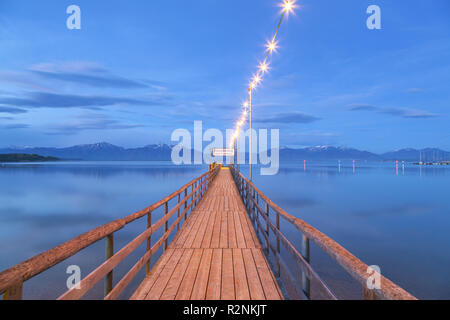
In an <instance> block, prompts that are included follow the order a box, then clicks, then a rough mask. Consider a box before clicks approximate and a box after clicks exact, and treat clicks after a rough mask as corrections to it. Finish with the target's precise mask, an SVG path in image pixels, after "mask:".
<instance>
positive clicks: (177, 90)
mask: <svg viewBox="0 0 450 320" xmlns="http://www.w3.org/2000/svg"><path fill="white" fill-rule="evenodd" d="M279 2H280V1H279V0H277V1H275V0H264V1H263V0H245V1H242V0H240V1H238V0H227V1H216V0H195V1H186V0H185V1H181V0H175V1H163V0H153V1H148V0H145V1H144V0H142V1H141V0H130V1H119V0H109V1H85V0H72V1H64V0H54V1H50V0H42V1H28V0H2V1H1V2H0V147H2V146H9V145H27V146H70V145H74V144H84V143H94V142H100V141H108V142H110V143H114V144H118V145H121V146H125V147H134V146H143V145H147V144H152V143H158V142H163V143H169V142H170V135H171V133H172V131H173V130H174V129H177V128H187V129H190V130H192V128H193V121H194V120H203V123H204V127H205V128H219V129H223V130H224V129H226V128H232V127H233V124H234V121H235V120H236V119H237V118H238V117H239V109H240V104H241V102H242V101H243V100H244V99H245V98H246V88H247V84H248V81H249V79H250V76H251V74H252V73H253V72H254V71H255V68H256V66H257V64H258V62H259V61H261V60H262V59H263V53H264V50H265V48H264V44H265V42H266V40H268V39H269V38H270V37H271V35H272V33H273V32H274V29H275V25H276V23H277V20H278V18H279V8H278V7H277V4H278V3H279ZM71 4H76V5H78V6H80V8H81V12H82V29H81V30H68V29H67V28H66V19H67V17H68V15H67V14H66V8H67V7H68V6H69V5H71ZM297 4H298V5H300V6H301V8H299V9H297V10H296V14H295V15H294V16H290V17H289V19H288V20H287V21H285V23H283V25H282V27H281V30H280V34H279V40H280V42H279V44H280V48H279V50H278V53H277V54H276V55H274V57H273V61H272V65H271V70H270V73H269V74H268V75H267V77H266V78H265V80H264V83H263V84H262V86H261V87H260V88H258V90H257V91H256V92H255V94H254V118H255V122H256V125H257V126H258V127H262V128H279V129H280V140H281V141H280V142H281V144H282V145H288V146H298V147H301V146H311V145H335V146H349V147H356V148H360V149H365V150H369V151H373V152H383V151H388V150H392V149H397V148H403V147H416V148H421V147H428V146H436V147H441V148H444V149H447V150H450V130H449V129H448V127H449V126H448V124H449V115H450V113H449V107H450V90H449V87H450V2H449V1H448V0H433V1H426V0H414V1H406V0H398V1H381V0H371V1H363V0H348V1H344V2H343V1H331V0H327V1H325V0H314V1H313V0H303V1H300V0H299V1H297ZM371 4H376V5H378V6H380V8H381V14H382V30H368V29H367V27H366V19H367V18H368V15H367V14H366V9H367V7H368V6H369V5H371Z"/></svg>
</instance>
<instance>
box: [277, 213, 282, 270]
mask: <svg viewBox="0 0 450 320" xmlns="http://www.w3.org/2000/svg"><path fill="white" fill-rule="evenodd" d="M277 230H278V231H280V213H279V212H277ZM277 253H278V255H279V256H280V253H281V248H280V236H279V235H278V233H277ZM280 258H281V257H280ZM277 260H278V259H277ZM277 272H278V276H279V277H281V266H280V262H277Z"/></svg>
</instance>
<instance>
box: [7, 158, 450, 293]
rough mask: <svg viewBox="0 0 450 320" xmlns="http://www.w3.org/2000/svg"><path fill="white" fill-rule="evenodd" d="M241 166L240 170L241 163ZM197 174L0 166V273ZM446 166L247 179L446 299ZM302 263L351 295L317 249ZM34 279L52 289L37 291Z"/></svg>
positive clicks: (86, 264)
mask: <svg viewBox="0 0 450 320" xmlns="http://www.w3.org/2000/svg"><path fill="white" fill-rule="evenodd" d="M241 169H242V170H243V172H244V174H246V175H248V166H241ZM206 170H207V168H206V166H185V167H175V166H172V165H171V164H170V163H164V162H161V163H159V162H156V163H148V162H101V163H99V162H72V163H55V164H49V163H46V164H32V165H24V164H10V165H2V166H1V167H0V269H2V270H3V269H5V268H7V267H10V266H12V265H14V264H16V263H19V262H21V261H23V260H25V259H27V258H29V257H31V256H34V255H36V254H38V253H40V252H42V251H45V250H47V249H49V248H52V247H54V246H56V245H59V244H61V243H62V242H64V241H67V240H69V239H71V238H73V237H75V236H78V235H79V234H81V233H83V232H86V231H87V230H90V229H92V228H94V227H97V226H99V225H102V224H104V223H107V222H109V221H111V220H114V219H117V218H122V217H124V216H126V215H128V214H130V213H132V212H135V211H137V210H140V209H142V208H145V207H147V206H149V205H150V204H152V203H154V202H156V201H158V200H160V199H161V198H163V197H164V196H166V195H168V194H170V193H172V192H173V191H175V190H177V189H178V188H179V187H180V186H182V185H184V184H185V183H187V182H189V181H190V180H192V179H194V178H195V177H197V176H199V175H200V174H201V173H203V172H204V171H206ZM449 172H450V168H449V167H431V166H423V167H422V166H415V165H412V164H409V163H396V162H376V163H370V162H362V161H361V162H355V166H353V162H352V161H351V160H350V161H330V162H317V161H307V162H303V161H300V162H297V163H283V164H282V166H281V168H280V171H279V173H278V175H276V176H259V175H258V173H259V169H258V168H257V167H256V168H255V171H254V181H255V184H256V185H257V186H258V188H260V189H261V190H262V192H264V193H265V194H266V195H268V196H269V197H270V198H271V199H272V200H273V201H274V202H275V203H277V204H278V205H280V206H281V207H282V208H283V209H285V210H286V211H287V212H289V213H291V214H293V215H295V216H297V217H299V218H301V219H303V220H305V221H306V222H308V223H310V224H312V225H313V226H315V227H317V228H318V229H320V230H321V231H322V232H324V233H326V234H327V235H329V236H331V237H332V238H334V239H336V240H337V241H338V242H339V243H341V244H342V245H343V246H344V247H346V248H347V249H349V250H350V251H351V252H353V253H354V254H355V255H356V256H358V257H359V258H361V259H362V260H363V261H365V262H366V263H368V264H376V265H379V266H380V267H381V270H382V273H383V274H384V275H386V276H387V277H389V278H391V279H392V280H394V281H395V282H397V283H399V284H400V285H401V286H403V287H404V288H405V289H407V290H408V291H410V292H411V293H412V294H414V295H416V296H417V297H419V298H446V299H448V298H450V268H449V266H450V250H449V248H450V234H449V233H448V230H449V229H450V209H449V208H450V197H448V195H447V193H448V188H449V186H450V183H449V180H448V175H449ZM155 214H156V215H158V214H159V215H162V214H163V213H162V211H161V212H160V211H158V212H155ZM155 219H157V218H155ZM144 227H145V221H144V223H140V222H138V223H135V224H133V225H130V226H129V227H128V228H126V229H124V230H122V231H120V232H119V233H118V235H117V248H120V247H121V246H123V245H124V244H125V243H127V242H128V241H130V240H131V239H132V238H134V237H135V236H136V235H138V234H139V233H140V232H142V230H143V228H144ZM282 229H283V230H284V232H286V233H287V235H288V238H289V239H290V240H291V241H292V242H293V243H294V244H296V245H297V244H299V242H300V239H301V237H300V235H299V234H298V232H297V231H296V230H295V229H294V228H292V227H291V226H289V224H287V223H282ZM157 238H158V237H157V236H155V239H157ZM138 256H139V252H137V253H136V255H134V256H130V259H129V261H128V260H127V262H125V263H124V264H123V265H121V267H120V268H119V269H118V270H117V274H118V276H117V278H120V274H124V272H126V271H127V268H129V267H130V266H132V265H133V264H134V263H135V262H136V261H137V259H138ZM103 259H104V243H103V242H101V243H99V244H96V246H94V247H93V248H90V249H89V250H87V251H86V252H83V253H80V254H78V255H77V256H75V257H73V258H71V259H70V260H69V261H67V262H66V263H64V264H61V266H58V267H57V268H55V270H53V271H52V272H50V273H45V274H42V275H41V276H39V277H38V278H37V279H35V280H33V281H31V282H30V283H27V285H26V298H55V297H56V296H57V294H58V293H62V292H63V291H64V285H65V280H66V274H65V267H67V265H70V264H77V265H80V266H82V270H83V274H84V275H86V274H87V273H88V272H89V270H92V269H93V268H94V267H96V266H98V265H99V264H100V263H101V262H102V260H103ZM155 260H156V259H155ZM312 263H313V265H314V266H315V267H316V268H317V269H318V270H319V274H320V275H321V276H322V277H323V278H324V280H326V282H327V283H331V286H332V287H333V288H334V289H335V290H337V291H338V292H343V293H347V296H346V297H351V298H354V297H355V296H359V295H360V291H359V289H358V288H357V290H358V291H355V292H356V293H355V292H354V291H352V290H350V289H348V290H347V289H345V290H343V289H342V288H347V287H348V288H350V287H351V286H347V283H348V278H347V277H346V276H345V273H343V272H341V271H339V270H336V268H335V267H333V266H332V263H331V262H330V261H329V258H327V257H326V255H324V254H323V253H321V252H320V250H318V249H317V248H316V249H314V250H313V256H312ZM128 270H129V269H128ZM43 284H44V285H45V287H46V288H48V287H49V284H51V285H54V286H55V288H58V289H57V290H56V291H55V292H50V291H49V290H45V292H42V290H40V289H39V288H41V287H42V285H43ZM135 285H137V284H136V283H135ZM132 288H133V286H131V287H130V289H129V290H132ZM96 290H97V291H95V292H93V293H92V294H91V295H90V296H89V297H90V298H99V297H101V291H102V289H101V286H100V288H97V289H96ZM344 297H345V295H344Z"/></svg>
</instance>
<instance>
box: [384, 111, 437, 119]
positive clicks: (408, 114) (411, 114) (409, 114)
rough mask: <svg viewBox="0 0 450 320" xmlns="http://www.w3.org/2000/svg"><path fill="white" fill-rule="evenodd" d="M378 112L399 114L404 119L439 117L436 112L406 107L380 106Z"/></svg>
mask: <svg viewBox="0 0 450 320" xmlns="http://www.w3.org/2000/svg"><path fill="white" fill-rule="evenodd" d="M379 112H381V113H385V114H390V115H393V116H399V117H402V118H406V119H428V118H437V117H439V115H438V114H434V113H429V112H426V111H422V110H417V109H406V108H382V109H380V111H379Z"/></svg>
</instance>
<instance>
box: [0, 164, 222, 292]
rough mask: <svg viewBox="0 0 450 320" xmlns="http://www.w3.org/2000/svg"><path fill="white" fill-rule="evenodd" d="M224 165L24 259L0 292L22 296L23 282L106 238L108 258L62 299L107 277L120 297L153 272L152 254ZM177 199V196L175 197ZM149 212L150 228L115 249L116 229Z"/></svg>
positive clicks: (2, 279) (107, 287) (4, 275)
mask: <svg viewBox="0 0 450 320" xmlns="http://www.w3.org/2000/svg"><path fill="white" fill-rule="evenodd" d="M219 170H220V167H219V166H215V165H212V166H210V170H209V171H208V172H206V173H205V174H203V175H201V176H200V177H198V178H197V179H195V180H193V181H191V182H190V183H188V184H186V185H185V186H184V187H182V188H181V189H179V190H178V191H176V192H174V193H172V194H171V195H169V196H167V197H166V198H164V199H162V200H160V201H158V202H157V203H155V204H153V205H151V206H150V207H148V208H146V209H143V210H141V211H139V212H136V213H133V214H131V215H129V216H127V217H125V218H123V219H119V220H115V221H113V222H110V223H108V224H105V225H103V226H101V227H98V228H96V229H93V230H91V231H89V232H87V233H85V234H83V235H80V236H78V237H77V238H75V239H72V240H70V241H68V242H66V243H64V244H62V245H60V246H58V247H55V248H53V249H51V250H49V251H46V252H44V253H42V254H39V255H37V256H35V257H33V258H31V259H29V260H27V261H25V262H23V263H20V264H18V265H16V266H14V267H12V268H10V269H8V270H6V271H3V272H1V273H0V295H1V294H3V299H5V300H21V299H22V288H23V284H24V283H25V282H26V281H27V280H29V279H31V278H33V277H35V276H37V275H39V274H40V273H42V272H44V271H46V270H49V269H50V268H52V267H54V266H55V265H57V264H59V263H61V262H63V261H65V260H67V259H68V258H70V257H72V256H73V255H75V254H76V253H78V252H80V251H81V250H83V249H85V248H87V247H89V246H91V245H93V244H94V243H97V242H98V241H100V240H106V260H105V262H104V263H103V264H102V265H100V266H99V267H98V268H97V269H95V270H94V271H92V272H91V273H90V274H89V275H87V276H86V277H85V278H84V279H82V280H81V282H80V283H79V286H78V287H77V288H72V289H70V290H69V291H67V292H66V293H64V294H63V295H62V296H60V297H59V298H58V299H60V300H76V299H81V298H82V297H83V296H84V295H85V294H86V293H87V292H88V291H89V290H91V289H92V288H93V287H94V286H95V285H96V284H97V283H99V282H100V281H101V280H102V279H104V281H105V283H104V297H105V299H106V300H112V299H116V298H118V297H119V295H120V294H121V293H122V292H123V290H124V289H125V288H126V287H127V286H128V285H129V284H130V282H131V281H132V280H133V279H134V277H135V276H136V275H137V274H138V272H139V271H140V270H141V269H142V268H143V267H144V266H146V273H147V274H149V272H150V268H151V263H150V259H151V257H152V256H153V255H154V254H155V253H156V252H157V251H158V250H159V249H160V248H161V247H162V246H164V250H166V249H167V247H168V240H169V237H170V235H171V234H172V233H173V231H174V230H175V228H176V229H177V231H176V232H178V230H179V228H180V223H181V221H182V219H184V220H186V218H187V216H188V214H189V213H190V212H192V209H194V207H195V206H196V204H197V203H198V202H199V201H200V199H201V198H202V197H203V195H204V194H205V192H206V191H207V189H208V188H209V186H210V184H211V183H212V181H213V180H214V178H215V177H216V175H217V173H218V172H219ZM173 199H177V200H178V202H177V204H176V205H175V206H174V207H173V208H171V209H169V202H170V201H171V200H173ZM174 201H175V200H174ZM162 206H164V216H163V217H162V218H161V219H159V220H158V221H157V222H155V223H153V224H152V212H154V211H155V210H157V209H158V208H160V207H162ZM175 213H176V214H177V219H176V220H175V221H174V222H173V223H172V224H171V225H170V226H169V219H170V218H171V217H172V216H174V215H175ZM145 216H147V228H146V230H145V231H144V232H143V233H141V234H140V235H139V236H137V237H136V238H135V239H134V240H132V241H131V242H129V243H128V244H127V245H125V246H124V247H123V248H122V249H120V250H119V251H117V252H116V253H114V233H115V232H117V231H119V230H121V229H123V228H124V227H125V226H126V225H128V224H130V223H131V222H134V221H136V220H138V219H140V218H143V217H145ZM163 226H164V233H163V235H162V236H161V237H160V238H159V239H158V241H156V243H154V244H153V246H152V245H151V237H152V235H153V234H154V233H155V232H156V231H157V230H158V229H160V228H161V227H163ZM145 241H146V242H147V249H146V252H145V254H144V256H142V257H141V258H140V259H139V260H138V262H137V263H136V264H135V265H134V266H133V267H132V268H131V269H130V270H129V271H128V273H126V275H125V276H124V277H123V278H122V279H121V280H120V281H118V282H117V284H116V285H115V286H113V272H114V269H115V268H116V267H117V266H118V265H119V264H120V263H121V262H122V261H123V260H124V259H125V258H126V257H127V256H129V255H130V254H131V253H132V252H134V251H135V250H136V249H137V248H138V247H139V246H140V245H141V244H143V243H144V242H145Z"/></svg>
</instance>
